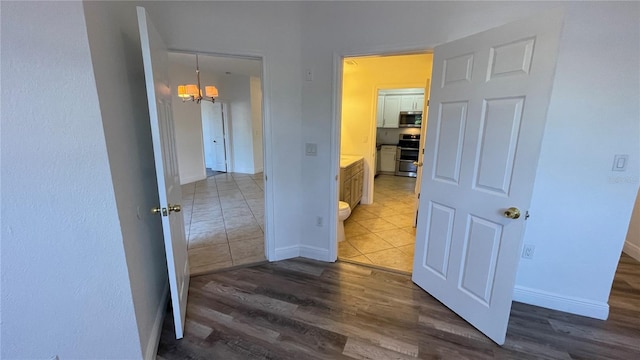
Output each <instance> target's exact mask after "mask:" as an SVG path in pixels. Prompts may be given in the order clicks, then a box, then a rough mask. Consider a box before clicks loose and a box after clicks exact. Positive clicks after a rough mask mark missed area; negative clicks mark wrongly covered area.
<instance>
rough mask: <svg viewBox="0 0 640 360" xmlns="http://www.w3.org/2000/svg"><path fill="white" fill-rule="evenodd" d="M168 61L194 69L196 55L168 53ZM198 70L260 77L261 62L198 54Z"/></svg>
mask: <svg viewBox="0 0 640 360" xmlns="http://www.w3.org/2000/svg"><path fill="white" fill-rule="evenodd" d="M169 61H170V62H172V63H178V64H182V65H187V66H193V68H194V69H195V67H196V55H195V54H188V53H176V52H169ZM198 62H199V63H200V70H201V71H207V72H212V73H218V74H225V73H226V72H230V73H231V74H233V75H245V76H258V77H259V76H261V75H262V60H259V59H247V58H237V57H228V56H212V55H203V54H198Z"/></svg>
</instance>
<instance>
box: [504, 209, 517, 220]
mask: <svg viewBox="0 0 640 360" xmlns="http://www.w3.org/2000/svg"><path fill="white" fill-rule="evenodd" d="M504 217H508V218H509V219H517V218H519V217H520V209H518V208H516V207H510V208H508V209H507V210H506V211H505V212H504Z"/></svg>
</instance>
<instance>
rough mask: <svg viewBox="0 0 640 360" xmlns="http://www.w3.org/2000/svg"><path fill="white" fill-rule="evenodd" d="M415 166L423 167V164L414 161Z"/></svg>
mask: <svg viewBox="0 0 640 360" xmlns="http://www.w3.org/2000/svg"><path fill="white" fill-rule="evenodd" d="M413 165H415V166H422V163H421V162H417V161H414V162H413Z"/></svg>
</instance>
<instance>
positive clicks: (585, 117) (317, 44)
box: [301, 2, 640, 315]
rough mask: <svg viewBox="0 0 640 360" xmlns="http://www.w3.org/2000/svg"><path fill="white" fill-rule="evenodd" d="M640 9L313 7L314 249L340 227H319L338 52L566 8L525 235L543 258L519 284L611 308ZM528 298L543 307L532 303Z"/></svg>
mask: <svg viewBox="0 0 640 360" xmlns="http://www.w3.org/2000/svg"><path fill="white" fill-rule="evenodd" d="M638 6H639V5H638V4H637V3H625V4H621V3H571V4H568V5H567V4H561V3H538V2H531V3H528V2H527V3H525V2H508V3H507V2H500V3H490V2H481V3H475V2H464V3H459V2H456V3H451V2H448V3H445V2H410V3H396V2H393V3H391V2H388V3H376V4H375V6H374V5H372V4H366V3H361V2H358V3H316V2H309V3H305V4H304V11H303V24H304V27H303V38H302V40H303V41H302V44H303V45H302V54H303V56H302V68H311V69H312V70H313V74H314V80H313V81H311V82H304V83H303V88H302V112H303V114H304V115H305V116H304V117H303V119H302V130H303V131H302V135H303V139H302V140H303V142H314V143H318V156H317V157H315V158H306V159H305V160H307V161H304V162H303V163H302V170H303V171H302V174H303V176H302V186H303V190H302V193H304V194H305V200H303V204H302V206H303V209H305V213H304V216H303V218H302V219H301V220H302V228H303V229H306V231H305V236H304V237H303V239H302V244H303V245H308V246H310V247H318V248H323V249H328V248H329V243H328V242H329V238H330V234H329V231H330V230H329V227H316V226H314V219H315V216H325V217H329V216H334V217H335V215H334V214H335V209H334V208H333V205H332V204H333V202H332V201H331V199H329V197H328V196H327V194H329V193H330V184H331V182H333V177H334V176H335V171H336V166H335V165H334V164H333V163H332V162H331V159H330V150H331V149H330V145H331V135H332V132H331V129H332V123H331V119H332V99H333V98H332V96H330V95H329V94H331V91H332V86H333V85H334V83H333V82H332V78H333V61H332V59H331V55H332V54H337V55H355V54H358V53H371V52H376V51H377V52H390V51H393V50H395V49H401V50H407V49H429V48H433V47H434V46H436V45H438V44H441V43H444V42H447V41H450V40H453V39H457V38H460V37H463V36H465V35H470V34H473V33H477V32H480V31H482V30H485V29H488V28H491V27H495V26H498V25H501V24H504V23H507V22H510V21H514V20H517V19H519V18H523V17H527V16H531V15H533V14H535V13H537V12H540V11H543V10H546V9H549V8H556V7H563V8H566V9H567V18H566V23H565V33H564V35H563V37H562V43H561V45H560V47H561V48H560V55H559V56H560V58H559V62H558V69H557V77H556V81H555V84H554V90H553V95H552V98H551V107H550V109H549V117H548V125H547V131H546V133H545V139H544V145H543V150H542V155H541V160H540V167H539V171H538V179H537V180H536V181H537V182H536V187H535V190H534V198H533V205H532V209H531V210H532V218H531V219H530V223H529V225H528V228H527V232H526V236H525V241H526V242H531V243H534V244H535V245H536V254H535V258H534V259H533V260H531V261H527V262H525V261H522V262H521V267H520V270H519V275H518V282H517V283H518V286H519V287H520V288H521V289H524V288H528V289H529V290H530V289H533V291H534V292H536V293H535V294H533V293H530V294H529V295H532V296H533V295H537V296H539V297H544V295H551V300H553V301H556V303H557V304H556V305H558V303H562V302H563V301H564V300H567V301H568V302H569V303H570V302H571V301H569V300H577V304H578V305H577V306H576V307H573V308H571V309H569V310H571V311H575V312H584V311H590V310H592V308H593V309H595V310H596V311H600V310H605V311H606V306H603V304H604V303H606V301H607V298H608V295H609V291H610V288H611V280H612V277H613V274H614V270H615V267H616V264H617V259H618V257H619V255H620V250H621V248H622V243H623V241H624V236H625V232H626V229H627V225H626V224H627V223H628V221H629V217H630V214H631V208H632V206H633V200H634V195H635V193H636V191H637V188H638V166H637V164H638V156H639V155H640V154H639V152H638V146H637V142H638V118H639V116H640V115H639V113H638V101H637V99H638V98H639V95H640V94H638V89H639V87H638V78H639V76H638V43H639V41H638V26H637V24H638V21H639V17H638ZM392 13H394V14H398V13H402V14H403V15H402V18H403V24H404V25H403V26H402V27H398V26H397V17H393V16H389V14H392ZM329 23H330V24H331V26H327V24H329ZM613 54H615V55H613ZM616 153H622V154H630V156H631V157H630V160H631V161H630V162H631V163H632V165H631V166H630V168H629V170H628V172H627V173H626V174H625V176H628V179H630V180H629V182H626V183H615V184H614V183H613V182H611V183H610V177H611V176H617V175H619V174H612V173H611V172H610V168H611V164H612V161H613V154H616ZM560 154H562V156H559V155H560ZM328 259H329V258H328ZM520 299H521V300H523V301H528V302H532V303H533V302H536V301H537V299H534V298H532V297H531V296H530V297H529V298H528V299H524V298H523V297H520ZM538 300H539V299H538ZM537 303H540V302H537ZM552 305H553V304H550V303H547V304H545V306H552ZM565 305H566V304H565ZM583 305H584V306H583ZM591 305H593V306H591ZM591 315H594V314H591Z"/></svg>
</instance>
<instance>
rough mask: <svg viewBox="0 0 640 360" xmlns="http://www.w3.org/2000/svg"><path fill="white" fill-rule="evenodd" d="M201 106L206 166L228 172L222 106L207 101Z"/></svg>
mask: <svg viewBox="0 0 640 360" xmlns="http://www.w3.org/2000/svg"><path fill="white" fill-rule="evenodd" d="M200 105H201V106H202V130H203V136H204V139H203V140H204V144H205V146H204V149H205V164H206V166H207V167H208V168H210V169H211V170H214V171H222V172H227V157H226V151H225V145H226V144H225V142H226V140H225V139H226V135H225V129H224V119H223V116H224V115H223V113H222V104H221V103H219V102H215V103H210V102H207V101H205V102H202V103H201V104H200Z"/></svg>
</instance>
